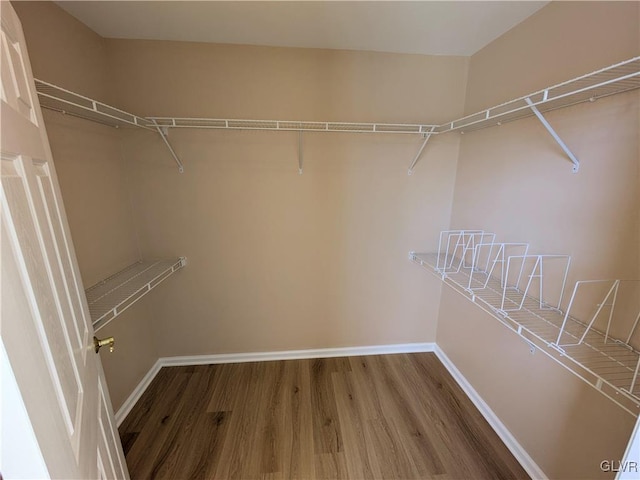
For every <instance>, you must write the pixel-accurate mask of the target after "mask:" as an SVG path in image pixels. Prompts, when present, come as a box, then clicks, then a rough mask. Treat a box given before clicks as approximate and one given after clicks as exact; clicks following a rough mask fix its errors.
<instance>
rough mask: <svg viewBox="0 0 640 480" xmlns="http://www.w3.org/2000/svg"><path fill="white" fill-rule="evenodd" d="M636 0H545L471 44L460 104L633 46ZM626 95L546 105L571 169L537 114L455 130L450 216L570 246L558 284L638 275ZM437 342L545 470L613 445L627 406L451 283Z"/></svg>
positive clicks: (594, 464)
mask: <svg viewBox="0 0 640 480" xmlns="http://www.w3.org/2000/svg"><path fill="white" fill-rule="evenodd" d="M639 7H640V6H639V5H638V3H637V2H630V3H624V4H617V3H611V2H602V3H580V2H578V3H573V2H554V3H551V4H549V5H548V6H547V7H545V8H543V9H542V10H540V11H539V12H538V13H537V14H535V15H534V16H532V17H531V18H529V19H528V20H525V21H524V22H523V23H522V24H520V25H518V26H517V27H516V28H514V29H513V30H511V31H510V32H508V33H507V34H505V35H504V36H503V37H500V38H499V39H498V40H496V41H495V42H493V43H492V44H490V45H489V46H487V47H486V48H484V49H483V50H481V51H480V52H478V53H477V54H476V55H474V56H473V57H472V58H471V61H470V70H469V82H468V86H467V103H466V107H465V110H467V112H472V111H474V110H477V109H478V108H480V107H481V106H482V107H488V106H491V104H495V103H499V102H503V101H506V100H509V99H510V98H512V97H514V96H519V95H523V94H526V93H527V91H530V90H532V89H539V88H543V87H544V86H545V84H546V83H547V82H548V83H555V82H559V81H562V80H565V79H568V78H571V77H572V76H575V75H578V74H581V73H587V72H589V71H590V70H594V69H597V68H602V67H604V66H607V65H609V64H612V63H616V62H618V61H621V60H624V59H625V58H630V57H632V56H634V55H638V53H639V52H640V36H639V34H638V28H639V27H638V26H639V23H638V11H639ZM638 109H639V95H638V92H637V91H636V92H632V93H627V94H622V95H617V96H614V97H610V98H606V99H601V100H598V101H597V102H595V103H593V104H582V105H578V106H574V107H571V108H567V109H564V110H558V111H555V112H551V113H549V114H548V115H547V118H548V120H549V122H550V123H551V124H552V125H553V126H554V128H555V129H556V131H557V132H558V133H559V135H560V136H561V137H562V138H563V140H564V141H565V142H566V143H567V145H568V146H569V147H570V148H571V149H572V150H573V152H574V153H575V154H576V155H577V157H578V158H579V159H580V160H581V167H580V172H579V173H578V174H572V173H571V163H570V161H569V160H568V159H567V158H566V157H565V156H564V154H563V152H562V151H561V150H560V148H559V147H558V146H557V144H555V143H554V141H553V139H552V138H551V137H550V136H549V134H548V133H547V132H546V130H545V129H544V128H543V127H542V125H541V124H540V123H539V122H538V121H537V119H535V118H530V119H526V120H521V121H518V122H514V123H510V124H505V125H503V126H501V127H499V128H491V129H487V130H482V131H479V132H474V133H470V134H467V135H464V137H463V140H462V142H461V146H460V157H459V161H458V170H457V175H456V186H455V195H454V203H453V212H452V217H451V227H452V228H482V229H486V230H488V231H493V232H496V233H497V234H498V238H499V239H501V240H502V241H527V242H529V243H530V244H531V249H532V253H566V254H570V255H572V261H573V263H572V267H571V273H570V278H569V285H570V288H572V287H573V283H574V282H575V280H577V279H588V278H640V268H639V266H640V258H639V255H640V248H639V246H640V223H639V222H638V219H639V217H640V170H639V169H640V161H639V152H640V146H639V143H638V131H640V123H639V122H640V116H639V114H638V111H639V110H638ZM637 341H638V339H636V342H637ZM437 342H438V344H439V345H440V346H441V347H442V348H443V350H444V351H445V352H446V353H447V355H449V356H450V358H451V359H452V361H453V362H454V363H455V364H456V366H458V368H459V369H460V370H461V371H462V373H463V374H464V375H465V376H466V377H467V379H469V381H470V382H471V383H472V385H473V386H474V387H475V388H476V389H477V390H478V391H479V393H480V394H481V395H482V397H483V398H484V399H485V400H486V401H487V403H488V404H489V405H490V406H491V408H492V409H493V410H494V411H495V413H496V414H497V415H498V416H499V417H500V419H501V420H502V421H503V422H504V423H505V424H506V425H507V427H508V428H509V429H510V431H511V432H512V433H513V434H514V436H515V437H516V438H517V439H518V441H519V442H520V443H521V444H522V445H523V446H524V448H525V449H526V450H527V451H528V452H529V454H530V455H531V456H532V457H533V459H534V460H535V461H536V462H537V463H538V465H539V466H540V467H541V468H542V469H543V470H544V471H545V472H546V474H547V475H549V476H550V478H598V477H606V475H604V474H602V473H601V472H600V469H599V467H598V465H599V462H600V461H601V460H604V459H613V458H615V459H618V458H620V457H621V455H622V454H623V452H624V447H625V445H626V442H627V440H628V437H629V434H630V432H631V429H632V427H633V423H634V422H633V420H634V419H633V418H632V417H631V416H630V415H628V414H626V413H624V412H623V411H622V410H621V409H620V408H618V407H617V406H615V404H614V403H613V402H610V401H608V400H606V398H605V397H603V396H602V395H600V394H598V393H597V392H596V391H595V390H593V389H591V388H589V387H588V386H587V385H586V384H584V383H582V382H580V381H578V380H577V379H576V378H575V377H573V376H572V375H571V374H570V373H568V372H566V371H565V370H563V369H562V368H561V367H560V366H559V365H557V364H555V363H554V362H552V361H551V360H550V359H548V358H547V357H545V356H544V355H543V354H541V353H537V354H535V355H534V356H530V355H529V353H528V347H527V345H526V344H525V343H524V342H523V341H522V340H520V339H518V338H517V336H515V335H513V334H512V333H509V332H508V331H506V329H505V328H504V327H502V326H501V325H500V324H499V323H498V322H497V321H496V320H495V319H493V318H492V317H490V316H488V315H486V314H485V313H483V312H482V311H480V310H479V309H477V308H475V307H473V305H471V304H467V303H466V300H463V299H462V297H460V296H458V295H456V294H453V293H451V292H449V291H447V292H445V293H443V295H442V299H441V307H440V314H439V320H438V330H437ZM609 476H610V475H609Z"/></svg>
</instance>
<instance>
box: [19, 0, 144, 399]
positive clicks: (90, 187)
mask: <svg viewBox="0 0 640 480" xmlns="http://www.w3.org/2000/svg"><path fill="white" fill-rule="evenodd" d="M14 6H15V8H16V11H17V13H18V15H19V17H20V20H21V22H22V25H23V28H24V31H25V36H26V39H27V48H28V49H29V56H30V58H31V62H32V64H33V65H32V66H33V72H34V75H35V76H36V78H39V79H41V80H45V81H48V82H51V83H54V84H57V85H60V86H62V87H64V88H68V89H70V90H74V91H76V92H78V93H82V94H85V95H91V96H93V97H94V98H98V99H105V100H107V99H109V84H108V82H107V76H106V72H107V59H106V45H105V41H104V39H102V38H101V37H99V36H98V35H96V34H95V33H94V32H92V31H91V30H89V29H88V28H87V27H85V26H84V25H83V24H81V23H80V22H78V21H77V20H75V19H74V18H73V17H71V16H70V15H68V14H67V13H66V12H64V11H63V10H61V9H60V8H59V7H57V6H56V5H54V4H53V3H50V2H16V3H15V4H14ZM43 113H44V119H45V123H46V127H47V133H48V136H49V143H50V144H51V150H52V152H53V158H54V162H55V165H56V171H57V174H58V179H59V181H60V187H61V190H62V197H63V200H64V203H65V209H66V212H67V217H68V220H69V224H70V228H71V234H72V238H73V243H74V246H75V250H76V255H77V258H78V263H79V265H80V272H81V274H82V279H83V283H84V285H85V287H88V286H91V285H93V284H95V283H96V282H98V281H100V280H102V279H103V278H106V277H107V276H109V275H111V274H113V273H115V272H117V271H118V270H120V269H122V268H123V267H125V266H127V265H129V264H131V263H133V262H134V261H136V260H137V259H138V258H139V251H138V244H137V238H136V234H135V229H134V224H133V216H132V211H131V197H130V195H129V192H128V190H129V189H128V187H127V184H126V172H127V164H126V161H125V159H124V158H123V156H122V147H121V136H120V134H119V132H118V130H115V129H113V128H110V127H106V126H103V125H98V124H96V123H92V122H87V121H85V120H80V119H77V118H73V117H66V116H63V115H61V114H59V113H56V112H52V111H47V110H45V111H44V112H43ZM145 301H146V300H143V301H142V302H141V303H140V304H139V305H136V306H135V307H134V308H132V309H131V310H129V311H127V312H126V313H125V314H123V315H122V316H121V317H118V318H117V319H116V320H114V321H113V322H112V323H111V324H109V325H108V326H106V327H105V328H103V329H102V330H100V331H99V332H98V336H99V337H103V336H110V335H114V336H115V338H116V350H115V351H114V352H113V353H112V354H109V353H108V352H106V353H101V357H102V363H103V366H104V370H105V374H106V376H107V381H108V384H109V389H110V392H111V397H112V401H113V405H114V408H116V409H117V408H119V406H120V405H121V404H122V402H123V401H124V399H126V397H127V396H128V395H129V394H130V393H131V391H132V390H133V388H134V387H135V386H136V385H137V384H138V382H139V381H140V380H141V379H142V377H143V376H144V374H145V373H146V372H147V371H148V370H149V368H151V366H152V365H153V363H154V362H155V361H156V359H157V354H156V350H155V345H154V343H153V339H152V337H151V336H150V335H148V332H149V327H148V321H149V312H148V307H147V306H146V305H145V304H144V302H145Z"/></svg>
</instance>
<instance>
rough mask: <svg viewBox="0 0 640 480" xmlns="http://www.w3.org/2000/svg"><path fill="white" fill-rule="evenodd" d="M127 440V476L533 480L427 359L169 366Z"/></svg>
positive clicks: (137, 410)
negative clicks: (514, 479) (529, 479)
mask: <svg viewBox="0 0 640 480" xmlns="http://www.w3.org/2000/svg"><path fill="white" fill-rule="evenodd" d="M120 436H121V438H122V443H123V446H124V450H125V454H126V458H127V464H128V465H129V470H130V472H131V478H132V479H145V478H171V479H183V478H184V479H191V478H193V479H213V478H216V479H243V480H245V479H247V480H248V479H265V480H267V479H269V480H271V479H273V480H275V479H288V478H297V479H343V478H349V479H368V478H372V479H431V478H433V479H440V480H449V479H474V480H476V479H481V478H487V479H507V478H518V479H520V478H529V477H528V476H527V474H526V473H525V471H524V470H523V469H522V467H521V466H520V465H519V464H518V462H517V461H516V460H515V459H514V458H513V456H512V455H511V453H510V452H509V451H508V449H507V448H506V447H505V446H504V445H503V444H502V442H501V441H500V439H499V438H498V436H497V435H496V434H495V432H494V431H493V430H492V429H491V427H490V426H489V425H488V424H487V423H486V421H485V420H484V418H483V417H482V415H481V414H480V413H479V412H478V411H477V410H476V408H475V407H474V406H473V404H472V403H471V401H470V400H469V399H468V398H467V397H466V396H465V394H464V393H463V392H462V390H461V389H460V388H459V387H458V385H457V384H456V382H455V380H453V378H452V377H451V376H450V375H449V373H448V372H447V371H446V369H445V368H444V366H443V365H442V364H441V363H440V362H439V360H438V359H437V357H436V356H435V355H434V354H432V353H419V354H399V355H384V356H367V357H350V358H329V359H313V360H290V361H274V362H261V363H240V364H223V365H202V366H194V367H170V368H163V369H162V370H160V372H159V373H158V375H157V376H156V378H155V379H154V380H153V382H152V383H151V385H150V386H149V388H148V389H147V391H146V392H145V393H144V395H143V396H142V398H141V399H140V401H139V402H138V403H137V404H136V406H135V407H134V408H133V410H132V411H131V413H130V414H129V415H128V417H127V418H126V419H125V421H124V422H123V423H122V425H121V427H120Z"/></svg>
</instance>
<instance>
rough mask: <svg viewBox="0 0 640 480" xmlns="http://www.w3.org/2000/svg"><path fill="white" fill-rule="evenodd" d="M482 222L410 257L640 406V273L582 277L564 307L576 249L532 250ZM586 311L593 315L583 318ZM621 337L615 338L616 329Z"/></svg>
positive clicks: (615, 395) (623, 402)
mask: <svg viewBox="0 0 640 480" xmlns="http://www.w3.org/2000/svg"><path fill="white" fill-rule="evenodd" d="M528 251H529V245H528V244H526V243H499V242H496V241H495V235H494V234H493V233H488V232H484V231H481V230H447V231H443V232H441V234H440V241H439V246H438V251H437V252H435V253H416V252H410V253H409V259H410V260H412V261H413V262H415V263H417V264H418V265H421V266H423V267H424V268H426V269H427V270H428V271H430V272H431V273H433V274H435V275H436V276H438V277H439V278H441V279H442V281H443V282H444V283H445V284H446V285H447V286H449V287H451V288H453V289H454V290H455V291H456V292H458V293H460V294H461V295H463V296H464V297H465V298H467V299H468V300H470V301H471V302H473V303H474V304H476V305H477V306H479V307H480V308H482V309H483V310H484V311H486V312H487V313H489V314H491V315H492V316H493V317H494V318H496V319H497V320H499V321H500V322H501V323H502V324H504V325H505V326H507V327H508V328H509V329H510V330H512V331H514V332H515V333H516V334H518V335H519V336H520V337H521V338H523V339H524V340H525V341H526V342H527V343H528V344H529V346H530V348H531V350H532V353H533V352H535V351H536V350H539V351H541V352H544V353H545V354H547V355H548V356H549V357H551V358H553V359H554V360H555V361H557V362H558V363H560V364H561V365H563V366H564V367H565V368H567V369H568V370H569V371H570V372H571V373H573V374H574V375H576V376H578V377H579V378H581V379H582V380H584V381H585V382H587V383H588V384H589V385H591V386H592V387H593V388H595V389H597V390H599V391H600V392H601V393H603V394H604V395H606V396H607V397H609V398H610V399H611V400H613V401H614V402H615V403H617V404H618V405H619V406H621V407H622V408H623V409H625V410H626V411H627V412H629V413H630V414H632V415H634V416H638V415H639V414H640V378H639V374H640V351H639V350H638V348H637V347H635V346H634V345H637V343H638V340H639V337H640V335H638V324H639V323H640V281H638V280H620V279H616V280H581V281H578V282H576V284H575V286H574V288H573V290H572V294H571V297H570V298H569V301H568V303H567V307H566V309H565V310H563V309H562V306H563V305H564V303H565V302H564V300H565V291H566V286H567V285H566V283H567V274H568V271H569V268H570V264H571V257H570V256H569V255H532V254H529V253H528ZM584 319H586V321H585V320H584ZM614 331H615V332H616V333H617V334H618V335H620V337H621V338H616V337H615V336H614V335H613V334H612V332H614Z"/></svg>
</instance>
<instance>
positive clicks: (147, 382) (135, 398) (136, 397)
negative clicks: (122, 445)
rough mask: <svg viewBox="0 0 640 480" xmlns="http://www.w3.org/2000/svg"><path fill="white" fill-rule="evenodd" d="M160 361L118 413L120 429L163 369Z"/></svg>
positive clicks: (117, 419) (117, 422) (117, 421)
mask: <svg viewBox="0 0 640 480" xmlns="http://www.w3.org/2000/svg"><path fill="white" fill-rule="evenodd" d="M160 360H161V359H158V360H157V361H156V363H154V364H153V366H152V367H151V369H150V370H149V371H148V372H147V374H146V375H145V376H144V377H142V380H140V383H139V384H138V385H137V386H136V388H134V389H133V392H131V395H129V397H127V399H126V400H125V401H124V403H123V404H122V406H121V407H120V408H119V409H118V411H117V412H116V414H115V417H116V425H117V426H118V427H119V426H120V425H121V424H122V422H123V421H124V419H125V418H127V415H129V412H130V411H131V409H132V408H133V406H134V405H135V404H136V403H137V402H138V400H140V397H141V396H142V394H143V393H144V392H145V390H146V389H147V388H149V385H150V384H151V382H152V381H153V379H154V378H156V375H157V374H158V372H159V371H160V369H161V368H162V364H161V362H160Z"/></svg>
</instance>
